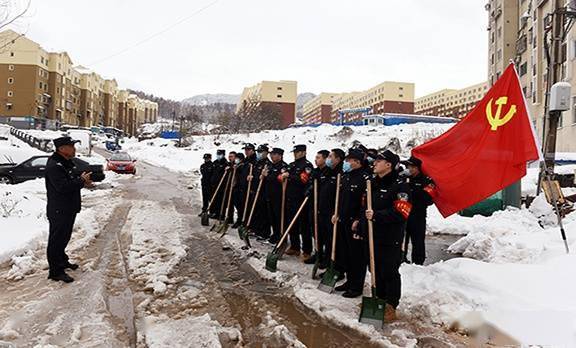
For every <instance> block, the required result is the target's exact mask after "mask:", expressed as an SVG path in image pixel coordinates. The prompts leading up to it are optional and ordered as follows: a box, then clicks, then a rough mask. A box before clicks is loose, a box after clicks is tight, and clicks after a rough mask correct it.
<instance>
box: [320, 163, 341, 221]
mask: <svg viewBox="0 0 576 348" xmlns="http://www.w3.org/2000/svg"><path fill="white" fill-rule="evenodd" d="M338 173H342V163H339V164H338V165H337V166H336V167H335V168H334V169H332V168H330V169H328V172H327V173H326V181H325V182H324V184H323V185H320V187H319V188H318V197H319V199H318V212H319V213H320V214H321V215H328V216H332V215H334V206H335V203H336V181H337V176H338Z"/></svg>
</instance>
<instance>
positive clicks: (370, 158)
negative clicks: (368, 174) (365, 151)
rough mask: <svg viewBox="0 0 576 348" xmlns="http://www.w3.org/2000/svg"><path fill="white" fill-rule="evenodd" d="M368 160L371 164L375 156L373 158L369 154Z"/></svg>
mask: <svg viewBox="0 0 576 348" xmlns="http://www.w3.org/2000/svg"><path fill="white" fill-rule="evenodd" d="M367 160H368V163H370V164H372V163H374V158H372V157H370V156H368V159H367Z"/></svg>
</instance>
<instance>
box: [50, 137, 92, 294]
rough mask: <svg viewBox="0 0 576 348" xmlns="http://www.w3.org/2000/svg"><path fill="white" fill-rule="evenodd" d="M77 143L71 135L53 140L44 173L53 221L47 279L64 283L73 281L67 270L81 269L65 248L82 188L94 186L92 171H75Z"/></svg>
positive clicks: (79, 206) (78, 208)
mask: <svg viewBox="0 0 576 348" xmlns="http://www.w3.org/2000/svg"><path fill="white" fill-rule="evenodd" d="M77 142H78V141H76V140H72V139H71V138H70V137H61V138H57V139H54V147H55V148H56V151H55V152H54V153H53V154H52V156H50V158H49V159H48V162H47V164H46V174H45V179H46V195H47V198H48V199H47V206H46V208H47V209H46V210H47V216H48V222H49V224H50V227H49V235H48V248H47V252H46V255H47V257H48V265H49V267H50V271H49V275H48V278H49V279H52V280H54V281H63V282H65V283H71V282H73V281H74V279H73V278H72V277H70V276H69V275H68V274H66V272H65V269H72V270H76V269H78V265H76V264H73V263H70V261H69V259H68V255H66V251H65V250H66V246H67V245H68V242H69V241H70V237H71V236H72V229H73V227H74V221H75V219H76V214H77V213H79V212H80V208H81V203H82V202H81V196H80V190H81V189H82V188H84V187H91V186H92V180H91V179H90V175H91V174H92V173H86V172H84V173H82V174H81V175H80V176H78V175H77V174H75V173H74V167H75V165H74V162H72V158H74V156H76V149H75V148H74V144H75V143H77Z"/></svg>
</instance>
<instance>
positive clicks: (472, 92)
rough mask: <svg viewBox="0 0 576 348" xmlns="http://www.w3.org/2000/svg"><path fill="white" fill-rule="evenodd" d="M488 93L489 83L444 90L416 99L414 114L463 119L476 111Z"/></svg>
mask: <svg viewBox="0 0 576 348" xmlns="http://www.w3.org/2000/svg"><path fill="white" fill-rule="evenodd" d="M487 91H488V83H487V82H482V83H478V84H475V85H472V86H468V87H465V88H462V89H442V90H439V91H437V92H434V93H430V94H428V95H425V96H423V97H420V98H416V101H415V103H414V112H415V113H416V114H419V115H430V116H444V117H453V118H462V117H464V116H466V115H467V114H468V113H469V112H470V111H472V109H474V107H475V106H476V104H477V103H478V102H479V101H480V100H481V99H482V98H484V95H485V94H486V92H487Z"/></svg>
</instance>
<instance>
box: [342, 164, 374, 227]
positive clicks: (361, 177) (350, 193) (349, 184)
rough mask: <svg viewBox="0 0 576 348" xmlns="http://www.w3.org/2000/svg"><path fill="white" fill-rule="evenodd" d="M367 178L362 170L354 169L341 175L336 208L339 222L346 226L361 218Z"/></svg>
mask: <svg viewBox="0 0 576 348" xmlns="http://www.w3.org/2000/svg"><path fill="white" fill-rule="evenodd" d="M368 178H369V177H368V175H367V174H366V172H365V171H364V168H358V169H354V170H352V171H350V172H348V173H344V174H343V175H342V178H341V179H340V180H341V182H340V201H339V208H338V217H339V219H340V222H342V223H344V224H348V223H351V222H352V221H354V220H360V218H361V217H362V211H363V207H364V197H365V192H366V180H367V179H368Z"/></svg>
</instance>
